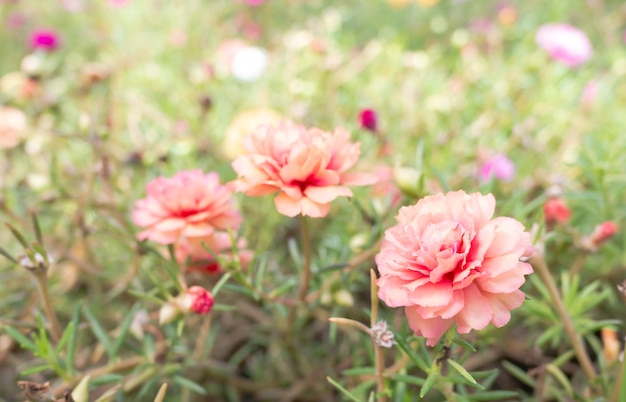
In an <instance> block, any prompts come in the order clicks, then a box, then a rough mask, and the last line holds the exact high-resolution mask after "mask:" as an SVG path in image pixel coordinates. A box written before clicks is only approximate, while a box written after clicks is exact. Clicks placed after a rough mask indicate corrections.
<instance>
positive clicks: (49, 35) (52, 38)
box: [30, 29, 61, 52]
mask: <svg viewBox="0 0 626 402" xmlns="http://www.w3.org/2000/svg"><path fill="white" fill-rule="evenodd" d="M60 42H61V41H60V39H59V34H58V33H57V32H56V31H53V30H51V29H40V30H37V31H35V32H33V33H32V34H31V35H30V47H31V49H33V50H37V49H39V50H44V51H46V52H51V51H53V50H56V49H57V48H58V47H59V44H60Z"/></svg>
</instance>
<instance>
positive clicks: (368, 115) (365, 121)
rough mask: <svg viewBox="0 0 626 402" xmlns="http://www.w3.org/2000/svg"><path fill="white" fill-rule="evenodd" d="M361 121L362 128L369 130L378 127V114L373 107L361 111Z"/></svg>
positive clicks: (374, 129)
mask: <svg viewBox="0 0 626 402" xmlns="http://www.w3.org/2000/svg"><path fill="white" fill-rule="evenodd" d="M359 121H360V123H361V128H362V129H365V130H369V131H376V130H377V129H378V116H377V115H376V112H375V111H374V110H372V109H363V110H361V111H360V112H359Z"/></svg>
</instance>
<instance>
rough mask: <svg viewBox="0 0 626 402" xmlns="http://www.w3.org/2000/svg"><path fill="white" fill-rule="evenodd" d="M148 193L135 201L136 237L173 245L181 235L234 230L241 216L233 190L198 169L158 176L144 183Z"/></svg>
mask: <svg viewBox="0 0 626 402" xmlns="http://www.w3.org/2000/svg"><path fill="white" fill-rule="evenodd" d="M147 193H148V196H147V197H146V198H143V199H140V200H137V201H136V202H135V209H134V210H133V222H135V224H136V225H137V226H140V227H142V228H143V229H144V230H143V231H142V232H140V233H138V234H137V238H138V239H139V240H146V239H149V240H152V241H155V242H157V243H161V244H173V243H175V242H176V241H177V240H178V239H179V238H180V237H181V236H182V237H187V238H189V237H204V236H210V235H212V234H213V233H215V231H216V230H227V229H231V230H237V228H239V224H240V223H241V216H240V215H239V213H238V212H237V211H236V210H235V208H234V207H233V205H232V193H231V191H230V189H228V187H226V186H225V185H222V184H220V181H219V178H218V176H217V174H216V173H208V174H203V173H202V171H200V170H190V171H183V172H178V173H177V174H176V175H174V177H172V178H164V177H159V178H157V179H154V180H152V181H151V182H150V183H148V185H147Z"/></svg>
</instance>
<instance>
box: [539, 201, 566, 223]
mask: <svg viewBox="0 0 626 402" xmlns="http://www.w3.org/2000/svg"><path fill="white" fill-rule="evenodd" d="M543 215H544V218H545V220H546V223H547V224H548V225H553V224H555V223H557V222H558V223H566V222H567V221H568V220H569V218H570V217H571V216H572V211H571V210H570V209H569V208H568V207H567V204H565V201H563V199H561V198H558V197H552V198H550V199H549V200H548V201H546V203H545V204H544V205H543Z"/></svg>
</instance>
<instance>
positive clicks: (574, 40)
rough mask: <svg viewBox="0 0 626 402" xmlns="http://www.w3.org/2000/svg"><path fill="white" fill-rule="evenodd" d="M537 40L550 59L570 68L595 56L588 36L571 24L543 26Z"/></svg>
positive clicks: (538, 32) (536, 37)
mask: <svg viewBox="0 0 626 402" xmlns="http://www.w3.org/2000/svg"><path fill="white" fill-rule="evenodd" d="M535 40H536V42H537V44H538V45H539V46H540V47H541V48H543V49H544V50H545V51H546V52H548V54H549V55H550V57H552V58H553V59H554V60H556V61H558V62H560V63H562V64H564V65H566V66H568V67H576V66H578V65H580V64H583V63H585V62H587V61H588V60H589V59H590V58H591V56H592V54H593V49H592V48H591V42H589V38H587V35H586V34H585V33H584V32H583V31H581V30H580V29H578V28H575V27H573V26H571V25H569V24H546V25H543V26H542V27H541V28H539V30H538V31H537V34H536V36H535Z"/></svg>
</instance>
